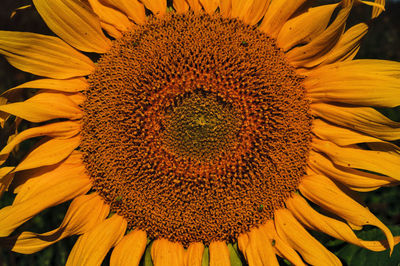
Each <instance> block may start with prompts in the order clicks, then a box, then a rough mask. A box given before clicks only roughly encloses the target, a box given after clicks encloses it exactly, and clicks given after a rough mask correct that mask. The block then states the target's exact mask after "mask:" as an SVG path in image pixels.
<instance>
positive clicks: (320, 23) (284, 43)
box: [277, 4, 338, 51]
mask: <svg viewBox="0 0 400 266" xmlns="http://www.w3.org/2000/svg"><path fill="white" fill-rule="evenodd" d="M337 6H338V4H332V5H322V6H318V7H312V8H309V9H308V10H307V11H306V12H305V13H302V14H300V15H299V16H297V17H294V18H292V19H290V20H288V21H287V22H286V23H285V24H284V25H283V27H282V29H281V31H280V32H279V35H278V37H277V43H278V46H279V47H280V48H282V49H283V50H284V51H287V50H289V49H290V48H292V47H294V46H295V45H298V44H305V43H309V42H310V41H311V40H313V39H314V38H315V37H317V36H318V35H320V34H321V33H322V32H323V31H324V30H325V29H326V27H327V26H328V23H329V20H330V18H331V16H332V13H333V11H334V10H335V9H336V7H337Z"/></svg>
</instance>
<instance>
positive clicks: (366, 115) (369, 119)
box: [0, 103, 400, 140]
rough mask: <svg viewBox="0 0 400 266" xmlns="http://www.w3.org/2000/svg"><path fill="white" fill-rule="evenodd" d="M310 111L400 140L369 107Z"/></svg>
mask: <svg viewBox="0 0 400 266" xmlns="http://www.w3.org/2000/svg"><path fill="white" fill-rule="evenodd" d="M0 108H1V107H0ZM311 111H312V112H313V113H314V114H315V115H316V116H319V117H321V118H323V119H326V120H328V121H329V122H332V123H333V124H336V125H340V126H344V127H348V128H350V129H353V130H357V131H360V132H363V133H365V134H368V135H370V136H374V137H377V138H380V139H384V140H397V139H400V123H399V122H395V121H392V120H390V119H389V118H387V117H386V116H384V115H383V114H381V113H379V112H378V111H377V110H375V109H373V108H370V107H347V106H346V107H343V106H338V105H333V104H326V103H313V104H311Z"/></svg>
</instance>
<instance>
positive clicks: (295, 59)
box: [286, 6, 351, 67]
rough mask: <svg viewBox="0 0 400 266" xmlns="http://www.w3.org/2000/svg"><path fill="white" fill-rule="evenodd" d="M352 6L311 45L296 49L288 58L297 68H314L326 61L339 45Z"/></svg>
mask: <svg viewBox="0 0 400 266" xmlns="http://www.w3.org/2000/svg"><path fill="white" fill-rule="evenodd" d="M350 11H351V6H347V7H343V8H342V9H341V10H340V11H339V13H338V15H337V17H336V18H335V20H334V21H333V22H332V23H331V24H330V25H329V26H328V28H326V30H325V31H324V32H323V33H321V34H320V35H318V36H317V37H315V38H314V39H313V40H312V41H311V42H310V43H308V44H306V45H304V46H300V47H295V48H293V49H292V50H290V51H289V52H287V54H286V56H287V58H288V60H289V62H290V63H291V64H292V65H294V66H295V67H314V66H316V65H318V64H320V63H321V62H323V61H324V59H325V56H326V54H327V53H328V52H329V51H330V50H331V49H332V48H333V47H334V46H335V45H336V44H337V42H338V41H339V39H340V37H341V35H342V33H343V31H344V28H345V26H346V21H347V18H348V16H349V14H350Z"/></svg>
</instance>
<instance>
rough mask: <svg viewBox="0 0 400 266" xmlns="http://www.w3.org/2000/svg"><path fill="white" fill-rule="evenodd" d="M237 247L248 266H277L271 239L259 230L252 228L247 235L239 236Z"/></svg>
mask: <svg viewBox="0 0 400 266" xmlns="http://www.w3.org/2000/svg"><path fill="white" fill-rule="evenodd" d="M275 243H276V242H274V245H275ZM238 245H239V249H240V250H241V251H242V252H243V254H244V256H245V258H246V261H247V263H248V264H249V265H277V266H278V265H279V263H278V260H277V259H276V255H275V252H274V250H273V248H272V239H270V238H268V237H267V235H265V234H264V232H263V230H261V229H259V228H253V229H251V230H250V232H249V233H246V234H240V235H239V237H238Z"/></svg>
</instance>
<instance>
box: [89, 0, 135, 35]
mask: <svg viewBox="0 0 400 266" xmlns="http://www.w3.org/2000/svg"><path fill="white" fill-rule="evenodd" d="M88 1H89V4H90V5H91V7H92V9H93V11H94V13H96V15H98V16H99V18H100V20H101V21H103V22H105V23H107V24H110V25H113V26H114V27H115V28H117V29H118V30H120V31H128V30H129V29H130V28H132V26H133V24H132V22H130V21H129V19H128V17H127V16H125V14H123V13H121V12H120V11H118V10H116V9H114V8H111V7H109V6H105V5H103V4H102V3H100V1H99V0H88Z"/></svg>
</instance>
